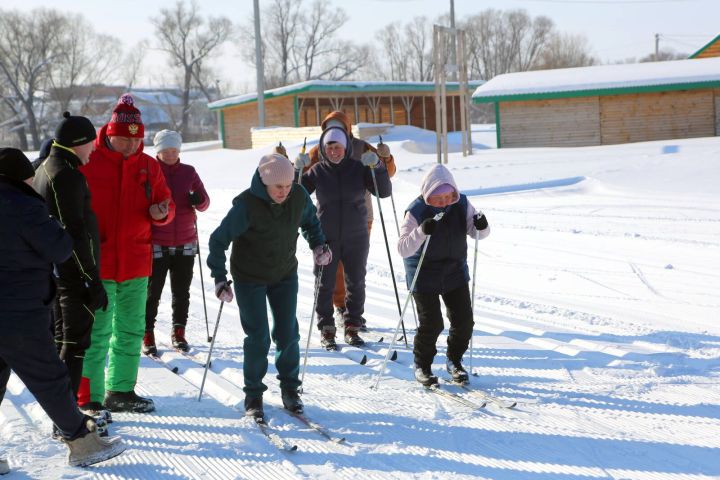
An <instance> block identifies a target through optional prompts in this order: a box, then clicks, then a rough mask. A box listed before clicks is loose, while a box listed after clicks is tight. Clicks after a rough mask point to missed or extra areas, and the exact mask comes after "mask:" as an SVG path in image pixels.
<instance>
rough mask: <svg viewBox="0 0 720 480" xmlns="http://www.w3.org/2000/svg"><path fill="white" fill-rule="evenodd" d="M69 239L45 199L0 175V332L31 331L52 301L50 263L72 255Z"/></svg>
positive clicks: (44, 320) (52, 287)
mask: <svg viewBox="0 0 720 480" xmlns="http://www.w3.org/2000/svg"><path fill="white" fill-rule="evenodd" d="M72 246H73V245H72V239H71V238H70V235H68V234H67V233H66V232H65V230H64V229H63V228H62V226H61V225H60V224H59V223H58V222H57V221H56V220H55V219H53V218H52V217H50V215H49V213H48V209H47V206H46V205H45V200H43V198H42V197H41V196H40V195H38V194H37V193H36V192H35V190H33V189H32V188H31V187H30V186H28V185H26V184H25V183H23V182H20V181H17V180H13V179H11V178H8V177H7V176H4V175H0V329H2V330H3V331H8V330H9V331H19V330H28V329H33V328H36V327H37V326H38V325H33V324H32V323H33V322H34V321H37V322H44V323H45V324H44V325H42V326H43V328H47V327H49V325H47V322H48V318H47V317H43V316H28V315H27V313H29V312H34V311H35V312H36V311H38V310H40V311H42V310H43V309H49V308H50V305H51V304H52V301H53V298H54V296H55V287H54V281H53V279H52V270H53V263H62V262H64V261H65V260H67V259H68V258H70V255H71V253H72Z"/></svg>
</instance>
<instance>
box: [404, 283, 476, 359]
mask: <svg viewBox="0 0 720 480" xmlns="http://www.w3.org/2000/svg"><path fill="white" fill-rule="evenodd" d="M440 297H442V299H443V302H444V303H445V308H446V310H447V315H448V320H450V333H449V335H448V339H447V344H448V348H447V359H448V360H452V361H460V360H461V359H462V356H463V354H464V353H465V351H466V350H467V348H468V344H469V343H470V336H471V335H472V331H473V326H474V322H473V314H472V306H471V303H470V289H469V288H468V286H467V284H465V285H463V286H462V287H460V288H457V289H455V290H452V291H450V292H447V293H443V294H441V295H439V294H436V293H432V294H431V293H413V298H414V299H415V305H416V306H417V313H418V321H419V322H420V325H419V327H418V331H417V334H416V335H415V344H414V345H413V354H414V355H415V364H416V365H419V366H422V367H424V366H427V367H429V366H430V365H431V364H432V361H433V358H435V354H437V348H435V344H436V343H437V339H438V336H440V334H441V333H442V331H443V328H444V324H443V317H442V312H441V311H440Z"/></svg>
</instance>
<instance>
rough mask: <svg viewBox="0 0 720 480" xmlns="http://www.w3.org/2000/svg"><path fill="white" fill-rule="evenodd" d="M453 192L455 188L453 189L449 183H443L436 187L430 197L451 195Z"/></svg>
mask: <svg viewBox="0 0 720 480" xmlns="http://www.w3.org/2000/svg"><path fill="white" fill-rule="evenodd" d="M454 191H455V187H453V186H452V185H450V184H449V183H443V184H442V185H440V186H439V187H437V188H436V189H435V190H433V191H432V193H431V194H430V195H442V194H444V193H453V192H454Z"/></svg>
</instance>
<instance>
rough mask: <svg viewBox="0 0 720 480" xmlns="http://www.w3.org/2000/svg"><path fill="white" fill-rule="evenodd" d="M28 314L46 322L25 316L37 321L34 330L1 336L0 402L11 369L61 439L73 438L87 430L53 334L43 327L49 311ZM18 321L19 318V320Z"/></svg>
mask: <svg viewBox="0 0 720 480" xmlns="http://www.w3.org/2000/svg"><path fill="white" fill-rule="evenodd" d="M28 315H33V316H36V315H37V316H44V317H45V318H46V319H47V320H46V321H45V322H37V320H36V319H35V318H32V319H28V320H27V324H33V323H34V324H37V325H40V328H37V329H35V330H23V331H18V330H12V331H9V332H8V331H4V332H3V334H2V335H0V401H2V398H3V396H4V395H5V383H6V382H7V379H8V377H9V376H10V370H12V371H14V372H15V374H16V375H17V376H18V377H19V378H20V380H21V381H22V382H23V383H24V384H25V386H26V387H27V389H28V390H29V391H30V393H32V395H33V396H34V397H35V399H36V400H37V401H38V403H39V404H40V406H41V407H42V409H43V410H45V413H47V415H48V417H50V419H51V420H52V421H53V423H54V424H55V425H56V426H57V427H58V429H59V430H60V433H61V434H62V435H63V437H64V438H67V439H73V438H76V437H78V436H79V435H82V434H83V433H86V432H87V429H86V428H85V422H84V419H85V416H84V415H83V414H82V413H81V412H80V410H78V407H77V402H76V400H75V395H74V393H73V392H72V390H71V387H70V377H69V376H68V370H67V367H66V366H65V364H64V363H63V362H62V361H60V358H59V357H58V354H57V350H56V348H55V343H54V342H53V338H52V334H51V332H50V330H49V329H48V328H47V327H46V325H47V322H49V315H50V312H49V311H48V310H47V309H43V310H38V311H37V312H33V313H30V314H28ZM18 321H21V320H18Z"/></svg>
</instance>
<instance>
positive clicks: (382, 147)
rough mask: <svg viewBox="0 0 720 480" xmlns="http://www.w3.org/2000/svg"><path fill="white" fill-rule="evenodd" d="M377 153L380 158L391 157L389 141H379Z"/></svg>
mask: <svg viewBox="0 0 720 480" xmlns="http://www.w3.org/2000/svg"><path fill="white" fill-rule="evenodd" d="M377 154H378V157H380V158H388V157H390V147H388V146H387V143H378V145H377Z"/></svg>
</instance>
